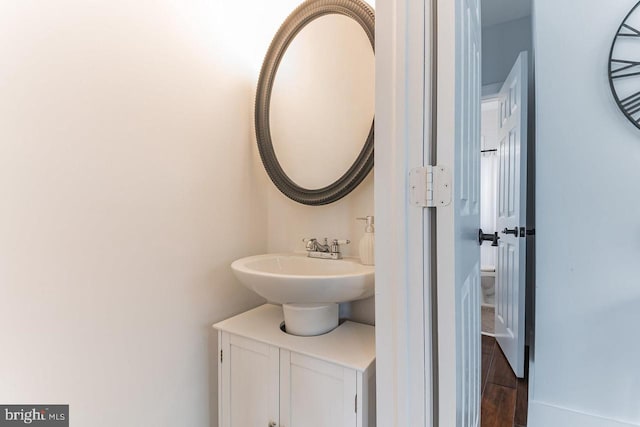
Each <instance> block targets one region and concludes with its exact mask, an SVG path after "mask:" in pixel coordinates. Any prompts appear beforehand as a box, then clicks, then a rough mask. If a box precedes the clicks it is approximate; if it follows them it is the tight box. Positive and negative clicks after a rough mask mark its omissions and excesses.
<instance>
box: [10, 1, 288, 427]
mask: <svg viewBox="0 0 640 427" xmlns="http://www.w3.org/2000/svg"><path fill="white" fill-rule="evenodd" d="M263 3H266V2H258V1H251V2H246V1H245V2H210V1H205V0H191V1H182V2H174V1H169V0H159V1H153V2H152V1H137V2H128V1H91V2H87V1H81V0H58V1H56V2H51V1H48V0H21V1H19V2H2V3H1V4H0V200H1V202H0V337H1V338H0V379H1V380H0V402H3V403H69V404H70V405H71V420H72V421H71V422H72V424H73V425H77V426H93V427H101V426H105V427H113V426H168V427H169V426H171V427H174V426H205V425H212V426H213V425H216V424H217V422H216V418H217V412H216V411H217V409H216V403H215V402H216V399H217V396H216V391H217V388H216V383H217V377H216V372H215V366H216V365H215V357H216V354H217V342H216V341H215V336H214V334H213V331H212V330H211V328H210V325H211V324H212V323H214V322H215V321H218V320H221V319H223V318H226V317H228V316H230V315H233V314H235V313H237V312H240V311H243V310H245V309H248V308H250V307H252V306H255V305H257V304H259V303H261V302H262V300H261V299H260V298H258V297H257V296H256V295H255V294H253V293H251V292H249V291H247V290H245V289H244V288H243V287H242V286H240V285H239V284H238V283H237V282H236V281H235V279H234V278H233V277H232V274H231V271H230V269H229V263H230V262H231V261H232V260H233V259H236V258H238V257H241V256H246V255H249V254H253V253H261V252H264V251H265V250H266V249H267V245H266V240H267V237H268V235H269V234H270V233H268V232H267V230H266V226H267V223H268V222H267V215H265V213H264V212H265V210H266V208H267V199H266V198H265V197H264V190H265V187H264V185H263V183H262V182H261V180H262V178H260V177H259V176H258V173H257V171H258V170H259V169H260V168H261V166H259V164H258V163H259V161H257V160H256V158H255V153H254V151H253V150H254V149H253V137H252V128H251V126H252V125H251V123H252V100H253V95H254V93H253V87H254V84H255V73H256V71H257V69H258V68H259V65H260V62H261V60H262V56H263V55H264V52H265V51H266V47H267V45H268V43H269V41H270V38H271V35H272V34H273V33H274V32H275V29H276V28H277V27H278V25H279V24H280V22H281V21H282V19H283V18H284V17H285V16H286V15H287V14H288V12H289V11H290V10H291V9H292V4H291V3H293V2H290V3H289V4H270V3H267V4H263ZM281 3H285V2H281Z"/></svg>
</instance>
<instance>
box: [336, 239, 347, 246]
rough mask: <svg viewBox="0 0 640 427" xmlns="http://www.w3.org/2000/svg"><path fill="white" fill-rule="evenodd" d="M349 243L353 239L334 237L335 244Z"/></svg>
mask: <svg viewBox="0 0 640 427" xmlns="http://www.w3.org/2000/svg"><path fill="white" fill-rule="evenodd" d="M349 243H351V240H347V239H343V240H338V239H333V244H334V245H348V244H349Z"/></svg>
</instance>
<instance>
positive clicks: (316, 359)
mask: <svg viewBox="0 0 640 427" xmlns="http://www.w3.org/2000/svg"><path fill="white" fill-rule="evenodd" d="M282 321H283V316H282V308H281V307H280V306H276V305H271V304H265V305H263V306H260V307H258V308H256V309H253V310H250V311H248V312H246V313H242V314H240V315H238V316H235V317H232V318H231V319H227V320H225V321H223V322H220V323H217V324H216V325H214V327H215V328H216V329H217V330H218V340H219V344H220V354H219V355H218V401H219V408H218V413H219V425H220V427H254V426H255V427H341V426H345V427H346V426H349V427H374V426H375V338H374V337H375V330H374V327H373V326H369V325H363V324H359V323H354V322H344V323H343V324H341V325H340V326H338V327H337V328H336V329H334V330H333V331H331V332H329V333H328V334H325V335H321V336H318V337H296V336H293V335H288V334H286V333H284V332H282V330H281V329H280V325H281V324H282Z"/></svg>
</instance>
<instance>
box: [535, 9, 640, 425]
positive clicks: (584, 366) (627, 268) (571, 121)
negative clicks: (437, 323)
mask: <svg viewBox="0 0 640 427" xmlns="http://www.w3.org/2000/svg"><path fill="white" fill-rule="evenodd" d="M635 4H636V0H620V1H616V2H607V4H606V7H605V6H604V5H603V3H602V2H601V1H599V0H584V1H581V2H579V5H578V3H576V2H575V1H569V0H558V1H555V2H546V1H536V2H535V4H534V36H535V39H534V40H535V41H534V43H535V44H534V45H535V51H536V77H537V79H536V81H537V83H536V88H537V90H536V95H537V96H536V102H537V116H538V117H537V144H538V146H537V156H536V157H537V167H536V170H537V177H538V180H537V192H536V198H537V212H536V216H537V224H536V245H537V252H536V257H537V268H536V275H537V286H536V302H535V347H534V348H533V365H532V375H531V391H532V396H531V398H532V402H531V405H530V418H529V424H528V425H529V426H530V427H564V426H583V427H596V426H597V427H611V426H616V427H622V426H638V425H640V405H639V404H638V403H639V399H640V367H639V364H638V354H640V340H638V325H640V309H639V307H640V286H639V283H640V281H639V279H638V277H640V261H639V260H640V218H639V217H638V212H640V198H638V191H637V183H638V182H640V167H639V165H640V131H639V130H638V129H637V128H635V127H634V126H633V125H632V124H631V123H629V122H628V121H627V120H626V119H625V118H624V116H623V115H622V114H621V112H620V111H619V110H618V108H617V106H616V104H615V102H614V100H613V97H612V95H611V92H610V90H609V84H608V80H607V61H608V56H609V49H610V47H611V42H612V40H613V37H614V35H615V33H616V31H617V29H618V26H619V25H620V23H621V21H622V19H623V18H624V17H625V15H626V14H627V12H628V11H629V10H630V9H631V8H632V7H633V6H634V5H635Z"/></svg>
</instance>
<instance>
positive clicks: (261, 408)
mask: <svg viewBox="0 0 640 427" xmlns="http://www.w3.org/2000/svg"><path fill="white" fill-rule="evenodd" d="M221 341H222V346H221V348H222V351H223V353H222V357H223V360H222V362H219V363H220V366H221V373H222V376H221V377H222V378H221V381H222V387H221V388H222V390H221V392H222V396H221V397H222V398H221V402H222V405H221V408H220V419H221V427H247V426H265V427H266V426H268V425H269V422H271V421H273V422H275V423H278V422H279V420H278V392H279V390H278V389H279V387H278V381H279V379H278V370H279V368H278V364H279V356H278V355H279V350H278V349H277V348H275V347H272V346H269V345H266V344H262V343H259V342H256V341H251V340H247V339H245V338H241V337H238V336H235V335H230V334H226V333H223V334H222V340H221Z"/></svg>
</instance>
